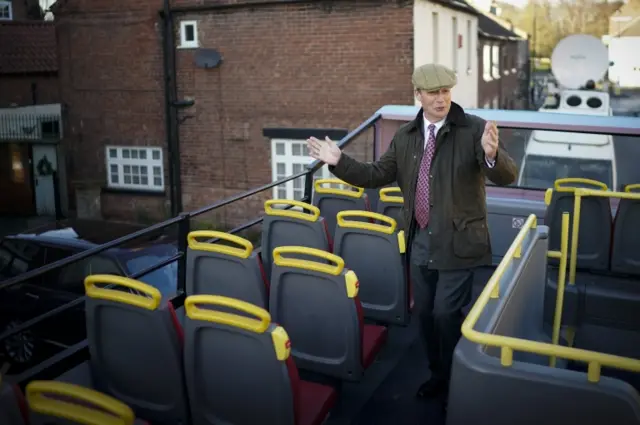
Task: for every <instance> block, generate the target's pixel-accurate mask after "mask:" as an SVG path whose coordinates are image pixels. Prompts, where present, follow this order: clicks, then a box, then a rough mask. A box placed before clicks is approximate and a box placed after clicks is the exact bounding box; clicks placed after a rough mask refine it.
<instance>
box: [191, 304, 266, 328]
mask: <svg viewBox="0 0 640 425" xmlns="http://www.w3.org/2000/svg"><path fill="white" fill-rule="evenodd" d="M198 305H208V306H219V307H229V308H233V309H235V310H238V311H241V312H243V313H245V314H250V315H252V316H255V317H256V318H257V319H252V318H250V317H244V316H241V315H239V314H233V313H227V312H223V311H216V310H211V309H205V308H199V307H198ZM184 309H185V312H186V315H187V317H188V318H189V319H192V320H202V321H204V322H212V323H220V324H223V325H229V326H235V327H237V328H240V329H244V330H247V331H250V332H255V333H264V332H265V331H266V330H267V329H268V328H269V325H270V324H271V315H270V314H269V312H268V311H266V310H264V309H262V308H260V307H258V306H256V305H254V304H251V303H248V302H245V301H242V300H238V299H235V298H229V297H223V296H220V295H191V296H189V297H187V298H186V299H185V300H184Z"/></svg>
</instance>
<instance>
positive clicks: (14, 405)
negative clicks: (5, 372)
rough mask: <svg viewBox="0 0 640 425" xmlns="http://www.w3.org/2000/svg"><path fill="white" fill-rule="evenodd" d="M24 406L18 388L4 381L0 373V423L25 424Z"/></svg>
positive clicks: (3, 424) (7, 424)
mask: <svg viewBox="0 0 640 425" xmlns="http://www.w3.org/2000/svg"><path fill="white" fill-rule="evenodd" d="M25 408H26V406H25V405H24V400H23V398H22V394H21V393H20V389H19V388H17V386H15V385H12V384H10V383H8V382H5V381H4V380H3V379H2V376H1V375H0V424H2V425H26V421H25V413H26V409H25Z"/></svg>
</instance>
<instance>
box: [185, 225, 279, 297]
mask: <svg viewBox="0 0 640 425" xmlns="http://www.w3.org/2000/svg"><path fill="white" fill-rule="evenodd" d="M201 239H207V240H208V241H200V240H201ZM187 242H188V249H187V281H186V284H185V286H186V291H187V295H199V294H205V295H222V296H225V297H231V298H237V299H240V300H244V301H247V302H249V303H252V304H255V305H258V306H260V307H266V306H267V299H268V288H267V286H266V282H265V276H264V274H263V273H264V271H263V269H262V261H261V260H260V256H259V255H258V253H256V252H254V250H253V244H252V243H251V241H249V240H247V239H244V238H241V237H239V236H236V235H232V234H230V233H225V232H217V231H209V230H198V231H193V232H190V233H189V235H188V236H187ZM231 245H233V246H231Z"/></svg>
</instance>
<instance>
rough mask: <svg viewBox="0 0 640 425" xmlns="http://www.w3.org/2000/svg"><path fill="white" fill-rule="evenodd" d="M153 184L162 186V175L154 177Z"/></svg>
mask: <svg viewBox="0 0 640 425" xmlns="http://www.w3.org/2000/svg"><path fill="white" fill-rule="evenodd" d="M153 185H154V186H162V179H161V178H160V177H154V178H153Z"/></svg>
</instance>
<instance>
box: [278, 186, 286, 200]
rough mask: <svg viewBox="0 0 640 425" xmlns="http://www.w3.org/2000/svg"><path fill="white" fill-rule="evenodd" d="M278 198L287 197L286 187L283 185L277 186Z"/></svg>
mask: <svg viewBox="0 0 640 425" xmlns="http://www.w3.org/2000/svg"><path fill="white" fill-rule="evenodd" d="M278 199H287V189H285V188H284V187H279V188H278Z"/></svg>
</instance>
